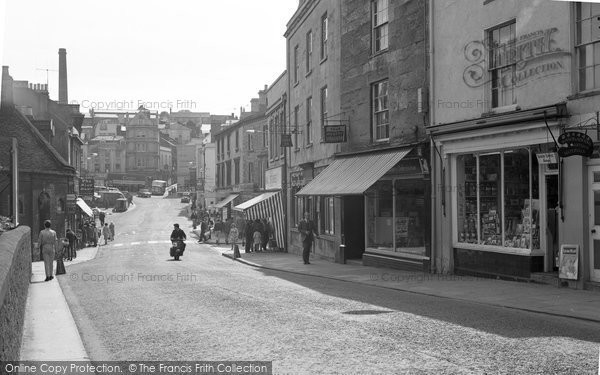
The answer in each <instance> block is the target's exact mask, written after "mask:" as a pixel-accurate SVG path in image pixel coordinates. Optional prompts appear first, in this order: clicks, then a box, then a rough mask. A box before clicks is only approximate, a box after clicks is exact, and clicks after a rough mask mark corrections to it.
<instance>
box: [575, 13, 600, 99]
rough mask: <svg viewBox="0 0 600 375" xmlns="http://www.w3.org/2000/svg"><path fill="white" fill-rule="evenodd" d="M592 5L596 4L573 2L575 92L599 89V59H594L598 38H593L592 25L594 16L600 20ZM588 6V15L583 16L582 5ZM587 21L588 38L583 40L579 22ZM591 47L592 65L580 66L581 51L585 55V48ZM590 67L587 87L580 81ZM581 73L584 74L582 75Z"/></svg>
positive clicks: (599, 41)
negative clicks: (590, 77)
mask: <svg viewBox="0 0 600 375" xmlns="http://www.w3.org/2000/svg"><path fill="white" fill-rule="evenodd" d="M594 5H597V4H595V3H583V2H577V3H575V4H574V13H575V14H574V19H575V43H574V45H575V55H576V64H575V75H576V78H575V81H576V82H577V84H576V87H577V92H591V91H598V90H600V59H598V60H596V54H597V52H596V51H595V50H596V48H597V49H598V50H600V38H598V39H597V40H593V29H592V27H593V26H594V21H593V19H594V18H598V19H599V20H600V9H599V10H598V13H595V14H594V13H593V9H594ZM584 6H586V7H589V17H586V18H583V15H582V7H584ZM586 21H589V23H590V33H591V34H590V40H588V41H586V42H583V41H582V40H583V36H582V34H581V33H582V26H581V24H582V23H583V22H586ZM598 33H599V34H600V31H598ZM590 46H591V47H592V48H591V49H592V53H591V59H592V65H584V66H582V65H581V64H582V62H583V60H584V59H585V57H584V58H582V52H585V55H586V56H587V51H586V49H587V48H588V47H590ZM598 55H600V53H598ZM588 69H591V73H592V81H593V82H592V87H587V86H585V87H584V85H583V84H582V81H585V80H586V79H587V70H588ZM582 73H583V74H585V75H584V76H583V77H582ZM596 74H598V76H596Z"/></svg>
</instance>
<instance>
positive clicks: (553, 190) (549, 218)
mask: <svg viewBox="0 0 600 375" xmlns="http://www.w3.org/2000/svg"><path fill="white" fill-rule="evenodd" d="M545 185H546V186H545V188H546V199H545V200H546V202H545V203H546V262H545V263H546V265H545V271H546V272H555V271H558V252H559V243H560V241H559V238H558V222H559V217H558V204H559V193H558V175H557V174H551V175H546V176H545Z"/></svg>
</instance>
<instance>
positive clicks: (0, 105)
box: [0, 65, 15, 112]
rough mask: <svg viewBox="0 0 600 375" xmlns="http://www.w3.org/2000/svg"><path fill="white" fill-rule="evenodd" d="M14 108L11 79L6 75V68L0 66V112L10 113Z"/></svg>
mask: <svg viewBox="0 0 600 375" xmlns="http://www.w3.org/2000/svg"><path fill="white" fill-rule="evenodd" d="M14 108H15V100H14V97H13V79H12V77H11V76H10V74H8V66H6V65H4V66H2V97H1V98H0V111H1V112H10V111H12V110H13V109H14Z"/></svg>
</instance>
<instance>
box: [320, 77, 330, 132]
mask: <svg viewBox="0 0 600 375" xmlns="http://www.w3.org/2000/svg"><path fill="white" fill-rule="evenodd" d="M328 96H329V91H328V89H327V85H325V86H323V87H321V90H319V102H320V103H319V112H320V113H319V116H320V121H321V139H322V138H323V133H324V131H323V130H324V129H325V125H326V124H327V116H328V113H329V112H328V111H327V97H328Z"/></svg>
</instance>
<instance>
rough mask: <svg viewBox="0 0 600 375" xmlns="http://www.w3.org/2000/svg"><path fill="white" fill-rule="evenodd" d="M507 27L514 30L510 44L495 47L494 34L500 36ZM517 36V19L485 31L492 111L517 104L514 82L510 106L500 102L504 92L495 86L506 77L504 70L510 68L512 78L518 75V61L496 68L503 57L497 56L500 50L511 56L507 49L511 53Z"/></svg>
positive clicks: (502, 64)
mask: <svg viewBox="0 0 600 375" xmlns="http://www.w3.org/2000/svg"><path fill="white" fill-rule="evenodd" d="M507 27H509V28H512V32H511V37H510V39H509V43H505V44H503V45H499V46H498V47H494V45H495V42H494V39H493V38H494V32H496V31H498V34H499V35H500V34H501V32H502V30H503V29H505V28H507ZM509 30H510V29H509ZM516 35H517V20H516V19H515V18H513V19H511V20H509V21H506V22H503V23H501V24H499V25H496V26H494V27H491V28H489V29H487V30H485V38H486V44H487V45H488V46H489V48H488V50H489V51H488V56H487V61H488V67H487V68H488V69H487V74H488V76H489V90H487V91H488V92H489V95H490V100H489V106H490V108H491V109H497V108H502V107H508V106H511V105H514V104H516V95H515V89H516V85H515V84H514V80H511V81H512V82H513V83H512V85H511V87H512V89H511V91H512V94H511V95H512V101H511V103H508V104H506V103H502V104H500V102H501V99H500V93H501V92H502V91H504V90H503V89H502V87H500V86H497V87H495V86H496V85H497V83H496V80H498V81H499V82H500V83H501V82H502V81H503V79H502V77H504V73H503V72H502V71H503V70H505V69H508V68H510V69H511V70H512V73H511V74H512V76H513V77H514V76H515V75H516V72H517V61H516V60H514V61H507V62H506V63H501V64H498V66H496V65H495V63H494V62H495V61H496V60H497V59H498V58H499V57H501V56H498V55H497V53H498V50H499V49H501V48H504V50H505V53H504V55H505V56H510V55H511V54H510V53H509V52H506V49H508V50H509V51H510V49H511V48H514V43H515V41H516ZM496 74H498V76H497V77H496ZM505 90H506V89H505Z"/></svg>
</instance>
